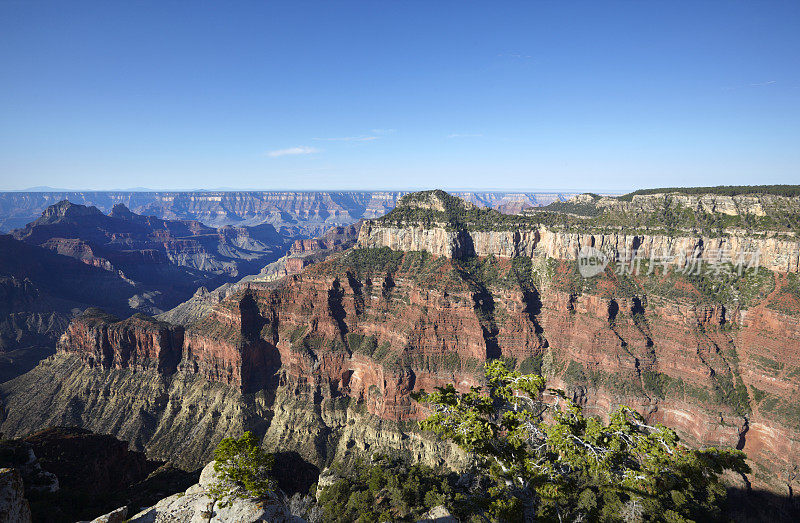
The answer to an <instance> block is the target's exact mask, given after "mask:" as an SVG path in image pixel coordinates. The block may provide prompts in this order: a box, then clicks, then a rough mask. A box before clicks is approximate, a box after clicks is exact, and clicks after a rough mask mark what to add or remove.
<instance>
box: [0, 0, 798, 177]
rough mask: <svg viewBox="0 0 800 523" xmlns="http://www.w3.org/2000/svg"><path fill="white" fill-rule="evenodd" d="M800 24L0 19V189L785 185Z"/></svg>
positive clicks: (527, 10)
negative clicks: (36, 187) (48, 187)
mask: <svg viewBox="0 0 800 523" xmlns="http://www.w3.org/2000/svg"><path fill="white" fill-rule="evenodd" d="M799 27H800V2H797V1H792V2H734V1H717V2H697V1H693V2H675V1H670V2H519V3H516V2H443V1H442V2H440V1H436V2H431V1H424V2H422V1H420V2H411V1H407V2H381V1H371V2H327V1H326V2H256V1H248V2H184V1H180V2H163V1H160V2H96V3H93V2H79V1H77V2H52V3H46V2H35V1H33V2H32V1H8V0H0V35H2V36H0V64H2V65H1V66H0V67H2V75H1V78H2V80H1V81H0V189H20V188H25V187H30V186H34V185H48V186H55V187H67V188H78V189H108V188H126V187H150V188H154V189H194V188H217V187H230V188H250V189H383V188H386V189H394V188H397V189H400V188H408V189H416V188H428V187H442V188H474V189H538V190H629V189H634V188H641V187H654V186H676V185H695V186H696V185H718V184H762V183H800V30H798V28H799Z"/></svg>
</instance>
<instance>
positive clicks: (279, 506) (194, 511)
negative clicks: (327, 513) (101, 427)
mask: <svg viewBox="0 0 800 523" xmlns="http://www.w3.org/2000/svg"><path fill="white" fill-rule="evenodd" d="M215 463H216V462H214V461H212V462H211V463H209V464H208V465H206V466H205V468H203V472H201V473H200V481H199V482H198V483H197V484H195V485H192V486H191V487H189V488H188V489H187V490H186V492H179V493H177V494H174V495H172V496H170V497H168V498H164V499H162V500H161V501H159V502H158V503H156V504H155V505H154V506H152V507H150V508H147V509H145V510H143V511H141V512H140V513H138V514H136V515H134V516H132V517H131V518H130V519H129V520H128V521H129V522H130V523H162V522H163V523H167V522H169V523H181V522H183V523H192V522H195V521H210V522H212V523H239V522H244V521H247V522H253V523H255V522H257V521H265V522H275V523H304V522H305V520H304V519H303V518H301V517H299V516H295V515H292V513H291V510H290V509H289V507H288V506H287V504H286V496H285V495H284V494H283V493H282V492H280V491H278V492H276V493H273V494H271V495H269V496H268V498H267V499H265V500H253V499H246V498H244V499H243V498H235V499H233V500H232V501H231V502H229V503H226V500H224V499H218V498H217V497H215V496H214V495H213V494H212V493H211V492H210V488H211V487H212V486H213V485H214V484H215V483H217V482H218V481H220V479H219V475H218V474H217V473H216V472H215V471H214V464H215Z"/></svg>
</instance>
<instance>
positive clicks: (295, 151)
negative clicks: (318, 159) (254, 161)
mask: <svg viewBox="0 0 800 523" xmlns="http://www.w3.org/2000/svg"><path fill="white" fill-rule="evenodd" d="M318 152H319V149H315V148H314V147H308V146H305V145H301V146H299V147H289V148H288V149H278V150H277V151H270V152H268V153H267V156H269V157H270V158H277V157H279V156H296V155H299V154H314V153H318Z"/></svg>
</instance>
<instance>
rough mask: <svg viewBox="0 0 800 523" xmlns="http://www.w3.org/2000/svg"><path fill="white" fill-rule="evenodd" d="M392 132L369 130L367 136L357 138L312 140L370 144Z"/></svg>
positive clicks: (387, 130) (338, 137)
mask: <svg viewBox="0 0 800 523" xmlns="http://www.w3.org/2000/svg"><path fill="white" fill-rule="evenodd" d="M393 132H394V129H372V130H370V132H369V134H359V135H358V136H336V137H333V138H314V140H318V141H321V142H371V141H373V140H378V139H380V138H381V137H382V136H385V135H387V134H391V133H393Z"/></svg>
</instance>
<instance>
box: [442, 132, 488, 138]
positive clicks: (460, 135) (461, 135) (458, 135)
mask: <svg viewBox="0 0 800 523" xmlns="http://www.w3.org/2000/svg"><path fill="white" fill-rule="evenodd" d="M482 136H483V135H482V134H479V133H453V134H448V135H447V137H448V138H481V137H482Z"/></svg>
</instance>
